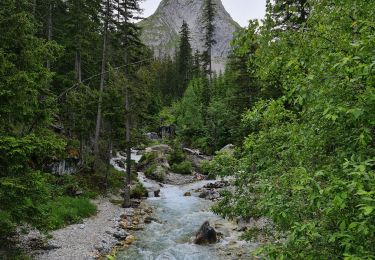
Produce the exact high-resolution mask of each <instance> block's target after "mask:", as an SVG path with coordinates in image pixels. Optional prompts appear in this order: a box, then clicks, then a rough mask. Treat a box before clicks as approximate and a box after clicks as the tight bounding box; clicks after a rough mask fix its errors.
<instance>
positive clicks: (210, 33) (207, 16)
mask: <svg viewBox="0 0 375 260" xmlns="http://www.w3.org/2000/svg"><path fill="white" fill-rule="evenodd" d="M215 16H216V4H215V3H214V1H213V0H205V2H204V6H203V13H202V23H203V30H204V38H203V39H202V40H203V43H204V51H203V55H202V56H203V57H202V60H203V66H204V69H205V71H206V73H207V75H208V76H209V78H210V81H211V80H212V48H213V46H214V45H215V44H216V40H215Z"/></svg>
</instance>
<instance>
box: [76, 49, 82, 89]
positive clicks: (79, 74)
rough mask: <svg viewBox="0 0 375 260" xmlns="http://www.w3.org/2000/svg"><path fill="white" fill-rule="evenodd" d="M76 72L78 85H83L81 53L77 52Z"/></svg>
mask: <svg viewBox="0 0 375 260" xmlns="http://www.w3.org/2000/svg"><path fill="white" fill-rule="evenodd" d="M75 70H76V80H77V81H78V83H82V66H81V53H80V51H76V58H75Z"/></svg>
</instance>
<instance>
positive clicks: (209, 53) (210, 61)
mask: <svg viewBox="0 0 375 260" xmlns="http://www.w3.org/2000/svg"><path fill="white" fill-rule="evenodd" d="M208 55H209V64H208V73H209V77H210V82H212V47H210V48H209V50H208Z"/></svg>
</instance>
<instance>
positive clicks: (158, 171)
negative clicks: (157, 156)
mask: <svg viewBox="0 0 375 260" xmlns="http://www.w3.org/2000/svg"><path fill="white" fill-rule="evenodd" d="M166 174H167V170H166V169H165V168H164V167H162V166H157V165H156V164H155V163H153V164H151V165H150V166H149V167H148V168H147V169H146V171H145V175H146V177H147V178H149V179H152V180H156V181H159V182H162V181H164V179H165V175H166Z"/></svg>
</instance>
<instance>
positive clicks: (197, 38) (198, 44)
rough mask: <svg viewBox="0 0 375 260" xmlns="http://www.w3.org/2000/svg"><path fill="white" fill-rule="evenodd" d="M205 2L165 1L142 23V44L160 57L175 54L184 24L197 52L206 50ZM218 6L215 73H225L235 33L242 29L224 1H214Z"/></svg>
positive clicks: (196, 0)
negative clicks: (203, 11)
mask: <svg viewBox="0 0 375 260" xmlns="http://www.w3.org/2000/svg"><path fill="white" fill-rule="evenodd" d="M204 1H205V0H162V1H161V3H160V4H159V7H158V9H157V10H156V12H155V13H154V14H153V15H151V16H150V17H148V18H147V19H145V20H144V21H142V22H141V23H140V25H141V27H142V28H143V33H142V40H143V41H144V43H146V44H147V45H148V46H149V47H150V48H152V49H153V51H154V55H155V56H156V57H164V56H168V55H169V56H171V57H173V56H174V54H175V50H176V48H177V46H178V40H179V36H178V33H179V31H180V28H181V25H182V22H183V20H185V21H186V22H187V23H188V25H189V28H190V31H191V37H192V40H191V45H192V47H193V49H195V50H196V49H197V50H200V51H201V50H202V39H203V36H204V32H203V30H202V22H201V20H202V10H203V4H204ZM214 2H215V4H216V10H217V14H216V19H215V25H216V32H215V39H216V42H217V44H216V45H215V46H214V48H213V67H214V70H216V71H219V70H222V69H223V67H224V64H225V61H226V58H227V56H228V52H229V44H230V41H231V39H232V37H233V33H234V32H235V31H236V30H237V29H238V28H240V26H239V25H238V24H237V23H236V22H235V21H234V20H233V19H232V17H231V16H230V15H229V13H228V12H227V11H226V10H225V8H224V6H223V4H222V2H221V0H214Z"/></svg>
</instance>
